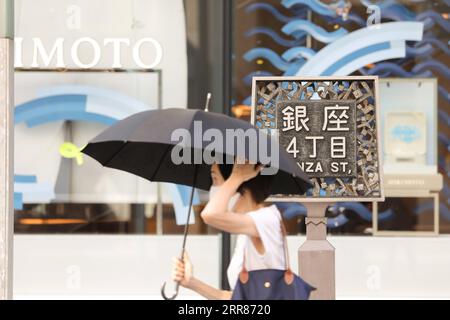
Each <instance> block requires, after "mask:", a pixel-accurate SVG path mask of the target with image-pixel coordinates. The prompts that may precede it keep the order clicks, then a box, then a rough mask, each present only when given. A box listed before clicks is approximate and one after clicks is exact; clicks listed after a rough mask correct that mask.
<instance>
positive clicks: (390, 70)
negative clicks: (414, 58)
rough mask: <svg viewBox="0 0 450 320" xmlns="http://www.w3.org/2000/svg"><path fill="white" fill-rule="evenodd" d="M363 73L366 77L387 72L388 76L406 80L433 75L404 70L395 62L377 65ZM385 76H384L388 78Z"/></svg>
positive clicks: (426, 72)
mask: <svg viewBox="0 0 450 320" xmlns="http://www.w3.org/2000/svg"><path fill="white" fill-rule="evenodd" d="M360 71H361V73H363V74H364V75H379V76H380V75H381V73H382V72H386V75H389V74H394V75H396V76H401V77H405V78H412V77H425V78H428V77H431V76H432V75H433V74H432V73H431V72H430V71H428V70H425V71H424V72H422V73H411V72H408V71H406V70H405V69H403V68H402V67H401V66H399V65H398V64H396V63H393V62H381V63H378V64H376V65H375V67H373V68H372V69H360ZM386 75H383V76H386Z"/></svg>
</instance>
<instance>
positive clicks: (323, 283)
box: [298, 202, 336, 300]
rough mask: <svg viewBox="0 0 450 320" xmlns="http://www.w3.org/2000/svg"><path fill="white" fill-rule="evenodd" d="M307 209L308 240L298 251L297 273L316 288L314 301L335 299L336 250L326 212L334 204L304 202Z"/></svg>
mask: <svg viewBox="0 0 450 320" xmlns="http://www.w3.org/2000/svg"><path fill="white" fill-rule="evenodd" d="M302 204H303V205H304V206H305V207H306V210H307V217H306V241H305V242H304V243H303V244H302V245H301V246H300V248H299V249H298V269H299V270H298V273H299V275H300V276H301V277H302V278H303V279H305V280H306V281H307V282H308V283H309V284H311V285H312V286H314V287H315V288H316V290H315V291H313V292H312V293H311V296H310V299H311V300H334V299H335V298H336V285H335V255H334V247H333V246H332V245H331V243H329V242H328V240H327V218H326V217H325V211H326V209H327V207H328V206H330V205H331V203H327V202H307V203H302Z"/></svg>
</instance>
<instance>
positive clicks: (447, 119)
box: [438, 109, 450, 127]
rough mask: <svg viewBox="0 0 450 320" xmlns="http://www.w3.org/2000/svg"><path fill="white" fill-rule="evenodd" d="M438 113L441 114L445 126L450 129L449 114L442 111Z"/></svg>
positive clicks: (440, 117)
mask: <svg viewBox="0 0 450 320" xmlns="http://www.w3.org/2000/svg"><path fill="white" fill-rule="evenodd" d="M438 113H439V119H440V120H442V121H444V122H445V124H446V125H447V127H450V116H449V115H448V113H447V112H445V111H444V110H442V109H440V110H438Z"/></svg>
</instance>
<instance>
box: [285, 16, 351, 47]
mask: <svg viewBox="0 0 450 320" xmlns="http://www.w3.org/2000/svg"><path fill="white" fill-rule="evenodd" d="M281 31H283V32H284V33H286V34H288V35H292V36H294V37H296V38H298V37H299V36H298V32H299V31H305V32H306V33H308V34H310V35H311V36H312V37H313V38H314V39H316V40H318V41H320V42H323V43H330V42H333V41H335V40H337V39H339V38H341V37H343V36H345V35H346V34H348V31H347V30H346V29H344V28H339V29H337V30H336V31H331V32H328V31H326V30H325V29H323V28H321V27H319V26H318V25H315V24H314V23H312V22H310V21H308V20H302V19H299V20H295V21H291V22H289V23H287V24H286V25H285V26H284V27H283V28H282V29H281Z"/></svg>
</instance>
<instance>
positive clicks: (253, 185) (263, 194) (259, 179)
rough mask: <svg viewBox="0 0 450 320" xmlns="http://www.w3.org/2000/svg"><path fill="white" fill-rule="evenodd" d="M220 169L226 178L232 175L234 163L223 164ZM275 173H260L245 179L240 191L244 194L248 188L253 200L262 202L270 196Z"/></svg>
mask: <svg viewBox="0 0 450 320" xmlns="http://www.w3.org/2000/svg"><path fill="white" fill-rule="evenodd" d="M219 167H220V171H221V173H222V176H223V178H224V179H225V180H226V179H228V177H229V176H230V175H231V171H232V170H233V165H230V164H221V165H220V166H219ZM273 177H274V176H273V175H261V174H258V175H257V176H256V177H254V178H253V179H250V180H248V181H245V182H244V183H243V184H241V185H240V186H239V188H238V190H237V191H238V192H239V193H240V194H244V191H245V190H247V191H248V192H250V194H251V196H252V198H253V200H254V201H255V202H256V203H258V204H259V203H262V202H264V200H266V199H267V198H268V197H269V196H270V188H271V185H272V181H273Z"/></svg>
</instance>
